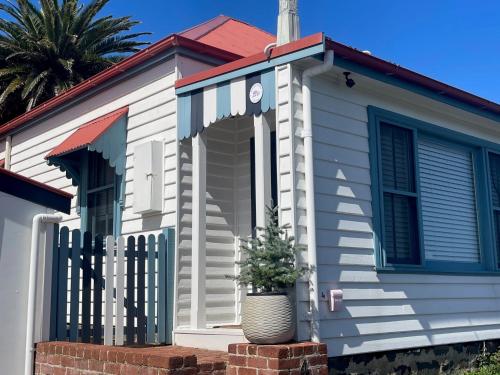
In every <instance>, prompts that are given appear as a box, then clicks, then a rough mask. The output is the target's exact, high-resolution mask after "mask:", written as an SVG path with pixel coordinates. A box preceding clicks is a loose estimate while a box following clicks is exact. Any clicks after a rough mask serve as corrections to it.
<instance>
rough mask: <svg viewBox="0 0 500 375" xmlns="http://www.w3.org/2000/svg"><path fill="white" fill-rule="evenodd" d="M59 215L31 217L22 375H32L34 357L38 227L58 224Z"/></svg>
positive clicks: (60, 218) (60, 217) (60, 219)
mask: <svg viewBox="0 0 500 375" xmlns="http://www.w3.org/2000/svg"><path fill="white" fill-rule="evenodd" d="M61 221H62V216H61V215H50V214H38V215H35V216H34V217H33V226H32V228H31V251H30V270H29V284H28V314H27V318H26V324H27V326H26V348H25V359H24V375H32V374H33V357H34V351H35V348H34V333H35V313H36V307H35V303H36V279H37V271H38V269H37V268H38V250H39V247H40V227H41V225H42V224H46V223H51V224H55V223H60V222H61Z"/></svg>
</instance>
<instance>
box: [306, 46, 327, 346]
mask: <svg viewBox="0 0 500 375" xmlns="http://www.w3.org/2000/svg"><path fill="white" fill-rule="evenodd" d="M333 60H334V52H333V50H329V51H327V52H326V53H325V58H324V61H323V64H322V65H319V66H315V67H313V68H309V69H306V70H305V71H304V72H303V73H302V99H303V103H302V105H303V117H304V131H303V134H302V136H303V137H304V162H305V179H306V181H305V182H306V211H307V250H308V251H307V259H308V263H309V266H312V267H314V272H312V274H311V277H310V288H309V300H310V303H311V340H312V341H314V342H319V341H320V330H319V285H318V267H317V263H318V261H317V249H316V216H315V215H316V205H315V199H314V157H313V138H312V137H313V133H312V103H311V83H312V78H313V77H315V76H318V75H320V74H323V73H326V72H328V71H329V70H331V69H332V68H333Z"/></svg>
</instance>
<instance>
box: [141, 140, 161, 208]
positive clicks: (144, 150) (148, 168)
mask: <svg viewBox="0 0 500 375" xmlns="http://www.w3.org/2000/svg"><path fill="white" fill-rule="evenodd" d="M162 161H163V143H162V142H160V141H150V142H147V143H144V144H141V145H138V146H136V147H135V149H134V213H136V214H151V213H157V212H161V211H162V208H163V196H162V190H163V189H162V174H163V173H162V165H163V163H162Z"/></svg>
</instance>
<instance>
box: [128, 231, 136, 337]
mask: <svg viewBox="0 0 500 375" xmlns="http://www.w3.org/2000/svg"><path fill="white" fill-rule="evenodd" d="M134 292H135V238H134V237H133V236H130V237H129V238H127V344H132V343H133V342H134V333H135V332H134V331H135V327H134V317H135V314H134V312H135V309H134Z"/></svg>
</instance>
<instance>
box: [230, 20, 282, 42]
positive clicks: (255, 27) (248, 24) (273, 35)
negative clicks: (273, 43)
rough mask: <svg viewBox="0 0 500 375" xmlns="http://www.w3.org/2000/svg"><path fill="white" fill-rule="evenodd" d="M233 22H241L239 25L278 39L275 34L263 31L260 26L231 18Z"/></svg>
mask: <svg viewBox="0 0 500 375" xmlns="http://www.w3.org/2000/svg"><path fill="white" fill-rule="evenodd" d="M229 18H230V19H231V20H233V21H236V22H239V23H243V24H245V25H247V26H249V27H251V28H254V29H257V30H259V31H262V32H263V33H266V34H267V35H269V36H272V37H273V38H276V35H275V34H273V33H270V32H269V31H267V30H264V29H261V28H260V27H258V26H255V25H252V24H251V23H250V22H247V21H243V20H240V19H239V18H234V17H229Z"/></svg>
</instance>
